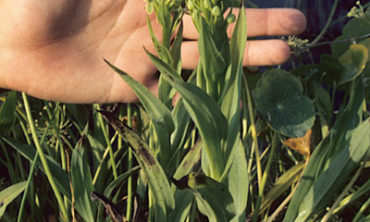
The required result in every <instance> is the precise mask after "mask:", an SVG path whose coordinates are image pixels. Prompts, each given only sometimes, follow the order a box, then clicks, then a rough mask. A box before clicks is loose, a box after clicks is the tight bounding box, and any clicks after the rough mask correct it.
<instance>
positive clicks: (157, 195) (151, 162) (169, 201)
mask: <svg viewBox="0 0 370 222" xmlns="http://www.w3.org/2000/svg"><path fill="white" fill-rule="evenodd" d="M102 114H103V116H104V118H105V119H106V120H107V121H108V122H109V123H110V124H111V125H112V126H113V128H114V129H115V130H117V131H118V133H119V134H120V135H121V136H122V138H123V140H124V141H126V142H127V143H128V144H129V145H130V147H131V148H132V149H133V151H134V155H135V157H136V159H137V161H138V163H139V165H140V167H141V168H142V169H143V170H144V173H145V176H146V178H147V180H148V183H149V186H150V188H151V189H152V194H153V197H154V199H155V204H157V206H155V207H158V209H160V210H158V211H156V215H155V218H156V221H166V220H167V219H166V218H167V214H168V212H169V210H171V209H173V208H174V207H175V200H174V196H173V193H172V191H171V188H170V185H169V183H168V180H167V177H166V174H165V172H164V171H163V169H162V167H161V165H160V164H159V163H158V161H157V160H156V159H155V158H154V155H153V154H152V152H151V151H150V149H149V147H148V145H147V144H146V143H145V142H144V141H143V140H142V139H141V138H140V136H139V135H138V134H137V133H136V132H135V131H133V130H132V129H130V128H129V127H128V126H126V125H125V124H124V123H123V122H121V121H119V120H118V119H117V118H115V117H114V116H113V115H112V114H111V113H108V112H102Z"/></svg>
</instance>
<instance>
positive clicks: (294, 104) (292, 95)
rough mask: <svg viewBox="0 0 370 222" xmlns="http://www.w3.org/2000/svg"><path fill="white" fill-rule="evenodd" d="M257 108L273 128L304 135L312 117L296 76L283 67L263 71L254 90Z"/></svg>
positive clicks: (312, 114) (289, 135) (287, 134)
mask: <svg viewBox="0 0 370 222" xmlns="http://www.w3.org/2000/svg"><path fill="white" fill-rule="evenodd" d="M253 98H254V101H255V104H256V108H257V110H258V111H259V112H260V113H261V114H262V116H263V117H264V119H265V120H266V121H267V123H268V124H269V125H270V126H271V128H273V129H274V130H276V131H278V132H280V133H282V134H283V135H285V136H288V137H303V136H304V135H305V134H306V132H307V130H308V129H310V128H311V127H312V126H313V124H314V121H315V112H314V107H313V104H312V101H311V100H310V99H309V98H308V97H307V96H304V95H303V89H302V85H301V83H300V82H299V80H298V79H297V78H296V77H294V76H293V75H292V74H290V73H289V72H286V71H283V70H276V69H275V70H269V71H266V72H265V73H264V74H263V75H262V77H261V79H260V80H259V81H258V83H257V86H256V88H255V89H254V90H253Z"/></svg>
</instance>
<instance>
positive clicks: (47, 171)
mask: <svg viewBox="0 0 370 222" xmlns="http://www.w3.org/2000/svg"><path fill="white" fill-rule="evenodd" d="M22 97H23V103H24V106H25V110H26V114H27V119H28V124H29V125H30V129H31V133H32V139H33V142H34V143H35V146H36V150H37V153H38V154H39V156H40V159H41V163H42V166H43V168H44V170H45V174H46V177H47V178H48V180H49V183H50V186H51V188H52V189H53V192H54V195H55V198H56V199H57V202H58V204H59V208H60V211H61V213H62V217H63V220H64V221H68V213H67V210H66V208H65V206H64V203H63V200H62V196H61V194H60V192H59V190H58V187H57V186H56V184H55V181H54V178H53V175H52V174H51V171H50V168H49V165H48V163H47V161H46V157H45V154H44V151H43V150H42V148H41V145H40V141H39V138H38V136H37V133H36V128H35V124H34V121H33V118H32V114H31V108H30V105H29V102H28V98H27V95H26V94H25V93H22Z"/></svg>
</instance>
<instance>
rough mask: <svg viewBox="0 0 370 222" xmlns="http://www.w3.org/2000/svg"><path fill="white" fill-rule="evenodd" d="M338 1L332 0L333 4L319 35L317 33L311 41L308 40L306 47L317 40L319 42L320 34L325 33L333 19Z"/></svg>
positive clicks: (312, 44)
mask: <svg viewBox="0 0 370 222" xmlns="http://www.w3.org/2000/svg"><path fill="white" fill-rule="evenodd" d="M338 2H339V0H335V1H334V4H333V6H332V7H331V11H330V14H329V17H328V21H327V22H326V24H325V26H324V28H323V29H322V30H321V32H320V33H319V35H318V36H316V38H315V39H314V40H313V41H312V42H310V43H309V44H308V47H312V46H314V45H315V44H316V43H317V42H319V41H320V39H321V38H322V36H323V35H324V34H325V33H326V31H327V29H328V28H329V26H330V23H331V22H332V20H333V17H334V13H335V10H336V9H337V6H338Z"/></svg>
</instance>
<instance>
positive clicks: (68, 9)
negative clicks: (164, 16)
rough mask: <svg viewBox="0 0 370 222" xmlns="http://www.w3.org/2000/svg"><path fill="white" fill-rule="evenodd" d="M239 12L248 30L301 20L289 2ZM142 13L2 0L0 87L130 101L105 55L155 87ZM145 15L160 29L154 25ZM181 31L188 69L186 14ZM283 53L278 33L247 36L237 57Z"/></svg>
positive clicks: (134, 3)
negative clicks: (281, 6)
mask: <svg viewBox="0 0 370 222" xmlns="http://www.w3.org/2000/svg"><path fill="white" fill-rule="evenodd" d="M235 13H236V12H235ZM246 15H247V27H248V36H249V37H252V36H274V35H293V34H299V33H301V32H302V31H303V30H304V29H305V26H306V19H305V17H304V15H303V14H302V13H300V12H299V11H297V10H294V9H247V10H246ZM146 16H147V14H146V11H145V3H144V1H138V0H79V1H75V0H54V1H37V0H3V1H1V2H0V27H1V29H0V87H1V88H7V89H14V90H18V91H23V92H26V93H28V94H30V95H32V96H35V97H38V98H41V99H47V100H57V101H62V102H68V103H112V102H133V101H136V99H137V98H136V96H135V94H134V93H133V92H132V90H131V89H130V87H129V86H128V85H127V84H126V83H125V82H124V81H123V80H122V79H121V78H120V77H119V76H118V75H117V74H115V73H114V72H113V71H112V70H111V69H110V68H109V67H108V66H107V64H105V63H104V61H103V59H104V58H105V59H107V60H108V61H110V62H111V63H113V64H114V65H116V66H117V67H119V68H120V69H122V70H124V71H125V72H127V73H129V74H130V75H131V76H132V77H133V78H135V79H136V80H138V81H139V82H141V83H143V84H144V85H145V86H146V87H148V88H149V89H150V90H151V91H152V92H153V93H156V91H157V84H158V81H157V77H155V75H154V74H155V72H156V69H155V67H154V66H153V64H152V63H151V62H150V60H149V59H148V58H147V56H146V54H145V52H144V49H143V47H145V48H146V49H148V50H149V51H151V52H154V49H153V45H152V42H151V39H150V36H149V33H148V29H147V25H146ZM150 18H151V20H152V24H153V28H154V30H155V32H156V33H157V34H158V35H159V33H160V30H161V29H160V26H159V25H158V24H157V23H156V22H155V17H154V15H151V16H150ZM231 33H232V25H231V26H230V28H229V34H231ZM184 37H185V38H187V39H188V40H189V39H190V40H191V41H186V42H184V44H183V47H182V59H183V67H184V68H186V69H192V68H195V66H196V65H197V62H198V52H197V42H196V40H197V32H196V30H195V28H194V26H193V25H192V22H191V18H190V17H188V16H186V17H185V18H184ZM289 54H290V49H289V47H288V45H287V44H286V43H285V42H283V41H282V40H255V41H248V42H247V48H246V51H245V58H244V65H245V66H261V65H276V64H280V63H283V62H285V61H286V60H287V59H288V58H289Z"/></svg>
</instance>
